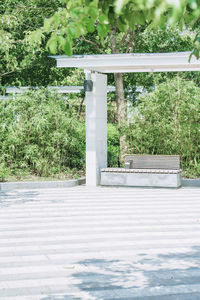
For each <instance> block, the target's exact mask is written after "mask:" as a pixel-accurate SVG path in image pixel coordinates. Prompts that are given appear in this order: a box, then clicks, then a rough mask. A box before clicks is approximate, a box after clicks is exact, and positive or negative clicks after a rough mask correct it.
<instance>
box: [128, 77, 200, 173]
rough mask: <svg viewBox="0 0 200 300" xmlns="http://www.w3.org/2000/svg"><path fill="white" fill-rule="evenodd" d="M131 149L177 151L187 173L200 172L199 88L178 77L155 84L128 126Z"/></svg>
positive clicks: (154, 152)
mask: <svg viewBox="0 0 200 300" xmlns="http://www.w3.org/2000/svg"><path fill="white" fill-rule="evenodd" d="M126 132H127V141H128V143H129V152H131V153H141V154H145V153H146V154H177V155H180V156H181V159H182V168H183V170H184V175H185V176H190V177H195V176H199V175H200V88H199V87H197V86H195V84H194V83H193V82H192V81H187V80H183V79H180V78H179V77H177V78H175V79H173V80H170V81H167V82H166V83H162V84H160V85H158V86H156V87H155V90H154V91H153V92H152V93H149V94H148V95H146V96H144V97H143V98H142V99H141V103H140V104H139V105H138V113H137V115H136V117H135V120H134V122H133V123H132V124H129V126H128V128H126Z"/></svg>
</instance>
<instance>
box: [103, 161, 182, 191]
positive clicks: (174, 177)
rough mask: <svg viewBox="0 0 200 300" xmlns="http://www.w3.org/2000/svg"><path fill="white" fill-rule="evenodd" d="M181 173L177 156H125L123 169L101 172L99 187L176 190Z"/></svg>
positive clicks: (179, 184)
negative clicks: (139, 187) (168, 188)
mask: <svg viewBox="0 0 200 300" xmlns="http://www.w3.org/2000/svg"><path fill="white" fill-rule="evenodd" d="M181 172H182V170H181V169H180V157H179V156H177V155H126V156H125V168H104V169H102V170H101V185H105V186H142V187H170V188H178V187H180V186H181Z"/></svg>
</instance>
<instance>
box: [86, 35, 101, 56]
mask: <svg viewBox="0 0 200 300" xmlns="http://www.w3.org/2000/svg"><path fill="white" fill-rule="evenodd" d="M82 40H83V41H84V42H86V43H89V44H91V45H93V46H94V47H95V48H96V49H97V50H98V51H99V52H101V53H102V54H104V53H105V52H104V51H103V50H102V49H101V48H100V47H99V45H98V44H97V43H95V42H93V41H90V40H87V39H86V38H85V37H84V36H82Z"/></svg>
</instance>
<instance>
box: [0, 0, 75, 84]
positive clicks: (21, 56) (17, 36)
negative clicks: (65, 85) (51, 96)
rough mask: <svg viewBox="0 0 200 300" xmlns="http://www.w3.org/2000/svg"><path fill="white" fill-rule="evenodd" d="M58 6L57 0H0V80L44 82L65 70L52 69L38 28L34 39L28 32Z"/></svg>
mask: <svg viewBox="0 0 200 300" xmlns="http://www.w3.org/2000/svg"><path fill="white" fill-rule="evenodd" d="M59 6H61V4H60V1H59V0H49V1H48V3H47V1H45V0H18V1H13V0H5V1H0V57H1V59H0V84H2V85H31V86H33V85H39V86H46V85H47V84H50V83H51V82H52V77H53V80H55V79H56V78H59V77H64V76H66V75H67V74H68V73H69V71H68V70H66V69H65V70H62V71H61V70H59V71H58V70H56V68H55V62H54V61H53V60H52V59H50V58H48V52H47V51H46V49H45V46H44V44H45V36H44V35H43V34H42V33H41V32H35V33H34V35H35V38H34V41H30V36H29V32H32V31H35V30H37V29H38V28H40V27H41V26H42V24H43V20H44V19H45V18H49V17H50V16H52V15H53V14H54V12H55V11H56V10H57V9H58V8H59ZM58 74H59V77H58ZM62 74H64V76H63V75H62Z"/></svg>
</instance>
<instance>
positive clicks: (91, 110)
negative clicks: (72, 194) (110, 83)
mask: <svg viewBox="0 0 200 300" xmlns="http://www.w3.org/2000/svg"><path fill="white" fill-rule="evenodd" d="M86 79H88V80H92V81H93V90H92V91H91V92H86V185H87V186H97V185H99V184H100V170H101V168H106V167H107V76H106V75H103V74H99V73H86Z"/></svg>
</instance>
